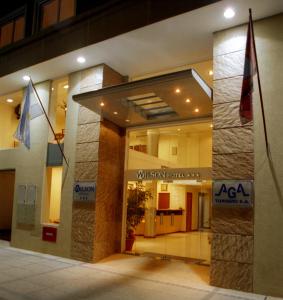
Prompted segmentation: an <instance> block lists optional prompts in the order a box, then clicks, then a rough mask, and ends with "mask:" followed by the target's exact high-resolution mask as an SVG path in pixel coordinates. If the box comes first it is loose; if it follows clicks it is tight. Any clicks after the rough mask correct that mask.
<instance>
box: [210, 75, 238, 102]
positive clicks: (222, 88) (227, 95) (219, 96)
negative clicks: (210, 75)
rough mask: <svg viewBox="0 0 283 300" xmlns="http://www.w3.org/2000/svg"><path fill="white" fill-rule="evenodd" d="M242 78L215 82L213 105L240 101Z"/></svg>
mask: <svg viewBox="0 0 283 300" xmlns="http://www.w3.org/2000/svg"><path fill="white" fill-rule="evenodd" d="M242 82H243V76H237V77H232V78H226V79H220V80H215V81H214V83H213V104H219V103H226V102H233V101H240V99H241V88H242Z"/></svg>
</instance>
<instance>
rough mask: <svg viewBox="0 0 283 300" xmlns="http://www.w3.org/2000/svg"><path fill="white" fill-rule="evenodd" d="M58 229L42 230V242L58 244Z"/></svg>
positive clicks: (46, 227)
mask: <svg viewBox="0 0 283 300" xmlns="http://www.w3.org/2000/svg"><path fill="white" fill-rule="evenodd" d="M56 239H57V228H56V227H48V226H45V227H43V228H42V240H43V241H47V242H53V243H56Z"/></svg>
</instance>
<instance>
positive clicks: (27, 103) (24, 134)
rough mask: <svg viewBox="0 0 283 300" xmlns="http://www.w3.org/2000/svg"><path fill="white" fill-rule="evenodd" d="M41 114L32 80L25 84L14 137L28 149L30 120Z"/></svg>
mask: <svg viewBox="0 0 283 300" xmlns="http://www.w3.org/2000/svg"><path fill="white" fill-rule="evenodd" d="M42 114H43V111H42V109H41V107H40V105H39V103H38V100H37V99H36V97H35V95H34V90H33V85H32V82H31V81H30V82H29V85H28V86H27V89H26V92H25V97H24V107H23V109H22V113H21V118H20V122H19V125H18V127H17V130H16V132H15V134H14V137H15V138H16V139H17V140H18V141H20V142H21V143H23V144H24V145H25V146H26V147H27V148H28V149H30V120H32V119H34V118H36V117H38V116H40V115H42Z"/></svg>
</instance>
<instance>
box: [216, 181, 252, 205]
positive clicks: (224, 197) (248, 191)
mask: <svg viewBox="0 0 283 300" xmlns="http://www.w3.org/2000/svg"><path fill="white" fill-rule="evenodd" d="M213 206H236V207H252V206H253V181H250V180H243V181H236V180H216V181H215V182H214V183H213Z"/></svg>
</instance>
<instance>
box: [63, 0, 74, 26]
mask: <svg viewBox="0 0 283 300" xmlns="http://www.w3.org/2000/svg"><path fill="white" fill-rule="evenodd" d="M74 14H75V0H61V9H60V21H63V20H66V19H68V18H70V17H72V16H74Z"/></svg>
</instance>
